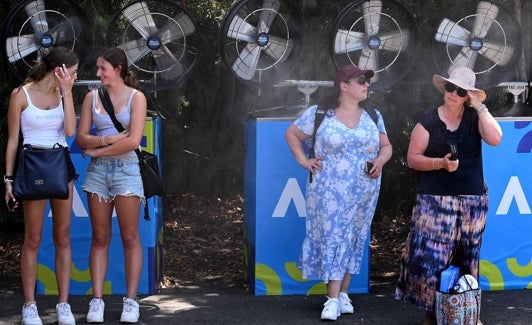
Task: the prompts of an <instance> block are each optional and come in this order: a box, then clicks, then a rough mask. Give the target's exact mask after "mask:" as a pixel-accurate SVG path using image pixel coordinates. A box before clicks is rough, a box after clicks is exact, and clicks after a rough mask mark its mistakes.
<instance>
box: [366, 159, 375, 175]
mask: <svg viewBox="0 0 532 325" xmlns="http://www.w3.org/2000/svg"><path fill="white" fill-rule="evenodd" d="M372 168H373V164H372V163H371V162H369V161H366V174H370V171H371V169H372Z"/></svg>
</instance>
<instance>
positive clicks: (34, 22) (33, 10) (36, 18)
mask: <svg viewBox="0 0 532 325" xmlns="http://www.w3.org/2000/svg"><path fill="white" fill-rule="evenodd" d="M45 10H46V8H45V6H44V0H37V1H32V2H30V3H28V4H27V5H26V6H24V11H25V12H26V14H27V15H28V17H29V18H30V24H31V27H33V31H34V32H35V35H36V36H37V37H38V38H40V37H41V35H42V34H44V33H46V32H47V31H48V21H47V20H46V12H45Z"/></svg>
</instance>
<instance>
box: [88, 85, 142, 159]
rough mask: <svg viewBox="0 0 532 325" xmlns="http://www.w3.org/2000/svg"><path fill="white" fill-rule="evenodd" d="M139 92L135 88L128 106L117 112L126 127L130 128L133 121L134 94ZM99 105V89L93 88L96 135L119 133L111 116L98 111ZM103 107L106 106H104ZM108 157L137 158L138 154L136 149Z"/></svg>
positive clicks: (119, 120) (119, 119) (117, 117)
mask: <svg viewBox="0 0 532 325" xmlns="http://www.w3.org/2000/svg"><path fill="white" fill-rule="evenodd" d="M137 92H138V90H136V89H135V90H133V92H132V93H131V95H130V96H129V99H128V101H127V104H126V107H125V109H124V110H122V111H121V112H120V113H119V114H115V116H116V119H117V120H118V122H120V124H122V126H123V127H124V129H128V128H129V125H130V123H131V102H132V101H133V96H134V95H135V94H136V93H137ZM97 107H98V90H92V123H93V124H94V126H95V127H96V135H98V136H102V135H111V134H117V133H118V130H117V129H116V128H115V125H114V124H113V121H112V120H111V117H109V115H108V114H100V113H98V112H97ZM102 109H104V111H105V108H103V107H102ZM107 158H117V159H127V158H137V154H136V153H135V151H134V150H132V151H130V152H126V153H124V154H121V155H116V156H109V157H107Z"/></svg>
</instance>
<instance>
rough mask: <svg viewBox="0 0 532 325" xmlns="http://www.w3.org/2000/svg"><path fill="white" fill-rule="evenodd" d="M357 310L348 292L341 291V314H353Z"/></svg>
mask: <svg viewBox="0 0 532 325" xmlns="http://www.w3.org/2000/svg"><path fill="white" fill-rule="evenodd" d="M354 312H355V308H353V305H352V304H351V299H349V296H348V295H347V293H346V292H340V313H341V314H352V313H354Z"/></svg>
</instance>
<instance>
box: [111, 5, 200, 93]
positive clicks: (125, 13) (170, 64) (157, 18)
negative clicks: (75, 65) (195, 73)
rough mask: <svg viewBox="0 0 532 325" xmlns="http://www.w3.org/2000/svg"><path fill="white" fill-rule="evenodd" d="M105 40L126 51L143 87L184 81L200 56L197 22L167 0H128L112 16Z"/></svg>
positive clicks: (169, 86)
mask: <svg viewBox="0 0 532 325" xmlns="http://www.w3.org/2000/svg"><path fill="white" fill-rule="evenodd" d="M106 43H107V44H108V45H114V46H118V47H120V48H122V49H123V50H124V51H125V53H126V55H127V58H128V62H129V64H130V68H131V69H132V70H134V71H135V72H136V74H137V78H138V79H139V81H140V84H141V87H142V89H144V90H164V89H168V88H171V87H174V86H176V85H178V84H179V83H181V82H183V81H184V80H185V79H186V78H187V77H188V76H189V75H190V73H191V72H192V70H193V67H194V66H195V65H196V63H197V61H198V59H199V56H200V46H199V45H200V39H199V31H198V28H197V26H196V24H195V23H194V21H193V20H192V18H191V16H190V14H189V13H188V12H187V11H186V10H185V9H184V8H182V7H181V6H180V5H179V4H178V3H176V2H174V1H167V0H145V1H135V2H132V3H130V4H128V5H127V6H126V7H124V8H123V9H122V10H120V11H119V12H118V13H116V15H115V16H114V17H113V19H112V20H111V22H110V24H109V30H108V34H107V39H106Z"/></svg>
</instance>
